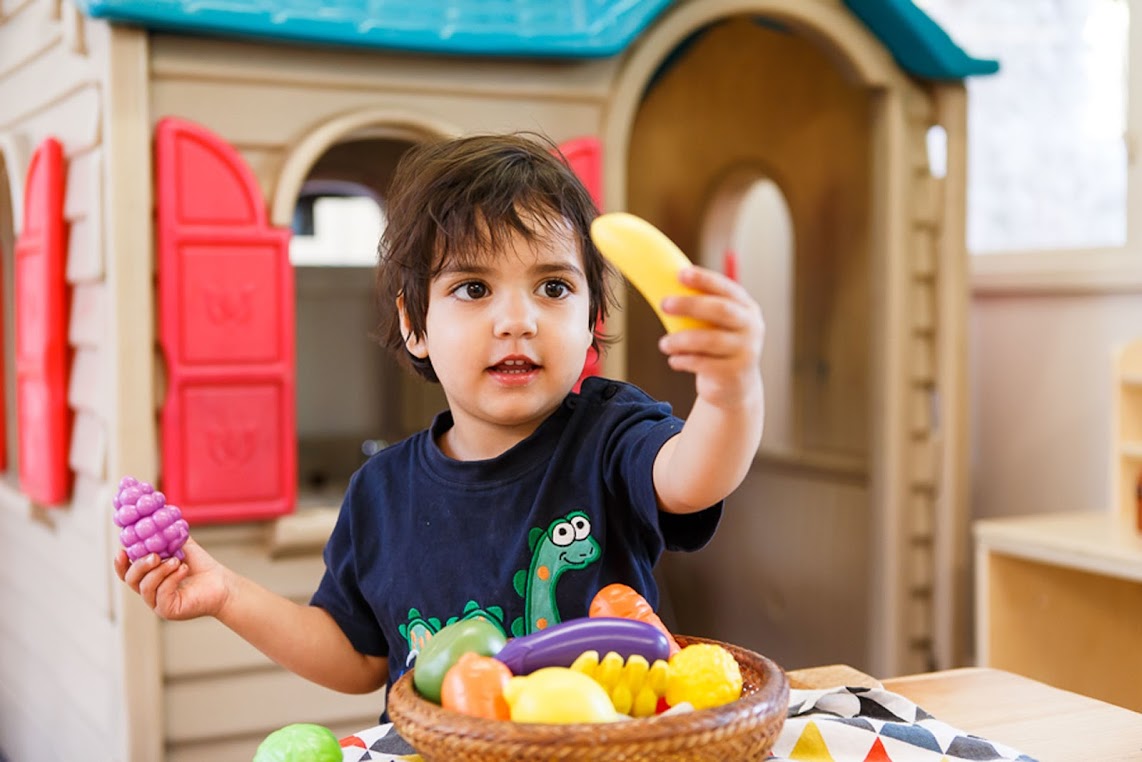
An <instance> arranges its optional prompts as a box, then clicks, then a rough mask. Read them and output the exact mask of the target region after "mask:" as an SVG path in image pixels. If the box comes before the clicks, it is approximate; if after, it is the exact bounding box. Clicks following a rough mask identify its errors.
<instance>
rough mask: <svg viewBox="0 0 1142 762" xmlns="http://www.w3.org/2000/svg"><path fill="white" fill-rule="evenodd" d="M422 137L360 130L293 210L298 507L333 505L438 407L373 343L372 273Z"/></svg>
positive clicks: (438, 398) (323, 164)
mask: <svg viewBox="0 0 1142 762" xmlns="http://www.w3.org/2000/svg"><path fill="white" fill-rule="evenodd" d="M417 139H418V137H417V136H416V135H413V134H410V133H409V132H408V131H407V130H403V129H402V130H397V129H386V128H385V127H384V126H371V127H368V128H358V129H355V130H353V131H352V132H351V133H350V134H348V135H344V136H342V137H341V138H340V139H339V140H338V141H337V142H335V143H333V144H332V145H330V146H328V148H326V149H325V150H324V152H322V153H321V154H320V155H319V156H317V157H316V159H315V160H314V161H313V163H312V164H311V166H310V167H309V169H308V171H307V172H306V174H305V177H304V179H303V181H302V184H301V187H300V190H299V192H298V194H297V197H296V201H295V204H294V213H293V220H292V225H291V227H292V230H293V237H292V239H291V244H290V259H291V261H292V262H293V265H294V275H295V289H296V295H297V296H296V298H297V310H296V321H297V325H296V327H297V333H296V336H297V350H296V352H297V434H298V478H299V504H301V505H307V504H310V505H314V504H317V505H327V504H329V503H331V502H332V503H333V504H334V505H336V503H337V501H339V500H340V497H341V495H343V494H344V491H345V488H346V486H347V485H348V481H349V477H350V476H351V475H352V473H353V472H354V471H355V470H356V469H357V468H358V467H360V465H361V464H362V463H363V462H364V461H365V460H366V459H367V458H368V456H369V455H371V454H373V453H374V452H376V451H377V450H378V449H381V448H383V447H384V446H386V445H387V444H388V443H391V442H395V441H397V440H400V439H402V438H404V437H406V436H408V435H409V434H412V433H414V432H415V431H417V430H419V429H422V428H424V427H426V426H427V425H428V424H429V423H430V422H431V418H432V416H433V415H434V414H435V413H436V412H438V411H440V410H442V409H444V407H445V403H444V397H443V394H441V393H440V389H439V387H438V386H436V385H430V384H428V383H426V382H422V381H420V380H419V379H414V378H412V377H411V376H409V375H408V374H407V373H405V372H403V371H402V370H401V369H400V368H399V367H398V366H397V364H396V362H395V361H393V360H392V359H391V358H390V357H389V355H388V354H387V352H386V350H384V349H382V348H381V347H380V346H379V345H378V344H377V342H376V340H375V338H374V335H373V334H374V329H375V327H376V325H377V314H376V303H375V298H374V266H375V264H376V253H377V242H378V239H379V237H380V233H381V231H382V230H383V226H384V208H385V199H386V197H387V195H388V192H389V187H390V184H391V181H392V175H393V171H394V170H395V168H396V165H397V162H398V161H399V159H400V157H401V155H403V153H404V152H405V151H406V150H408V148H410V147H411V146H413V145H414V144H415V142H416V141H417Z"/></svg>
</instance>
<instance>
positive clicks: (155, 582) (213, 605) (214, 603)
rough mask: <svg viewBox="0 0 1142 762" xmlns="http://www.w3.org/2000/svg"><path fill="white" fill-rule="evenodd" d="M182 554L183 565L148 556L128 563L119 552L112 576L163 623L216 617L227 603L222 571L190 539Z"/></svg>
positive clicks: (169, 559)
mask: <svg viewBox="0 0 1142 762" xmlns="http://www.w3.org/2000/svg"><path fill="white" fill-rule="evenodd" d="M183 552H184V553H185V554H186V560H185V561H180V560H179V559H177V558H174V557H171V558H168V559H166V560H162V559H160V558H159V557H158V554H156V553H151V554H149V555H146V556H143V557H142V558H140V559H139V560H137V561H135V562H134V563H131V562H130V561H129V560H128V559H127V553H126V551H124V550H120V551H119V552H118V553H117V554H116V555H115V573H116V574H118V575H119V579H121V580H123V581H124V582H126V583H127V585H128V586H129V587H130V588H131V589H132V590H134V591H135V592H136V593H138V594H139V595H140V596H142V598H143V600H144V601H145V602H146V604H147V605H148V606H150V607H151V608H152V609H154V612H155V613H156V614H158V615H159V616H160V617H162V618H163V619H172V620H180V619H193V618H195V617H200V616H207V615H210V616H214V615H217V614H218V612H219V611H221V609H222V605H223V604H224V603H225V601H226V595H227V587H226V569H225V567H223V566H222V565H221V564H220V563H218V562H217V561H215V560H214V558H213V557H211V555H210V554H209V553H207V552H206V551H205V550H203V549H202V546H201V545H199V544H198V543H196V542H195V541H194V540H193V539H188V540H187V541H186V544H185V545H184V546H183Z"/></svg>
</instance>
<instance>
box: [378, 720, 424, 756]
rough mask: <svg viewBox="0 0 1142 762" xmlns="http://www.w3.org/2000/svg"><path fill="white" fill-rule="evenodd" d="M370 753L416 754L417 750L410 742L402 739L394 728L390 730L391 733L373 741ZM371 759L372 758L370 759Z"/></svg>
mask: <svg viewBox="0 0 1142 762" xmlns="http://www.w3.org/2000/svg"><path fill="white" fill-rule="evenodd" d="M369 750H370V751H379V752H383V753H385V754H394V755H400V754H416V749H414V748H412V746H410V745H409V743H408V741H406V740H404V738H402V737H401V735H400V733H397V731H396V730H395V729H394V728H391V727H390V728H389V732H388V733H386V734H385V735H383V736H381V737H380V738H378V739H377V740H376V741H373V744H372V746H370V747H369ZM370 759H371V758H370Z"/></svg>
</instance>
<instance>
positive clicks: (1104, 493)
mask: <svg viewBox="0 0 1142 762" xmlns="http://www.w3.org/2000/svg"><path fill="white" fill-rule="evenodd" d="M971 323H972V325H971V384H972V393H971V398H972V404H971V410H972V421H971V423H972V489H973V496H972V513H973V517H974V518H984V517H992V516H1006V515H1016V514H1030V513H1044V512H1063V511H1109V510H1111V509H1112V508H1116V506H1112V505H1111V503H1110V500H1111V497H1110V494H1111V491H1110V457H1111V449H1110V443H1111V431H1112V428H1111V421H1110V409H1111V389H1112V378H1111V361H1112V360H1111V357H1112V351H1113V349H1114V347H1115V346H1116V345H1119V344H1122V343H1125V342H1126V341H1127V340H1129V339H1133V338H1137V337H1139V336H1142V291H1139V290H1136V291H1133V292H1131V293H1095V294H1081V295H1059V294H1055V295H1034V294H1028V295H1012V296H992V295H980V294H977V295H976V297H975V298H974V299H973V301H972V310H971Z"/></svg>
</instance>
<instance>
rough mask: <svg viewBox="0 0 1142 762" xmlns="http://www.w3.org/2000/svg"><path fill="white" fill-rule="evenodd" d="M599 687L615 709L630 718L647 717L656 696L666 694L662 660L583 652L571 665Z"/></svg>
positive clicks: (656, 701)
mask: <svg viewBox="0 0 1142 762" xmlns="http://www.w3.org/2000/svg"><path fill="white" fill-rule="evenodd" d="M571 669H573V670H575V671H576V672H582V673H583V674H584V675H587V676H589V677H591V678H594V680H595V682H597V683H598V684H599V685H601V686H603V688H604V690H606V691H607V693H608V694H609V695H610V697H611V703H612V704H614V706H615V711H617V712H619V713H621V714H629V715H630V716H632V717H650V716H652V715H654V713H655V709H656V708H657V707H658V697H659V696H662V695H663V694H665V693H666V673H667V671H668V670H669V667H668V666H667V664H666V662H665V661H663V660H662V659H655V661H654V664H651V663H649V662H648V661H647V660H646V658H645V657H643V656H640V655H639V654H631V655H630V656H629V657H628V658H627V660H626V662H623V657H622V656H620V655H619V654H617V653H615V652H614V651H610V652H608V653H607V655H606V656H604V657H603V658H602V660H601V661H600V659H599V652H598V651H584V652H583V653H582V654H580V655H579V658H578V659H576V660H575V662H574V663H573V664H572V665H571Z"/></svg>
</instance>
